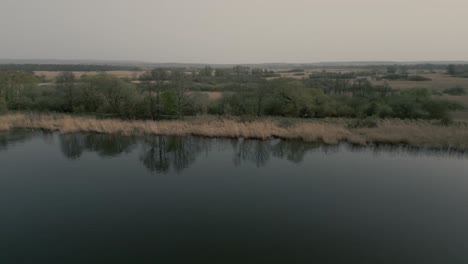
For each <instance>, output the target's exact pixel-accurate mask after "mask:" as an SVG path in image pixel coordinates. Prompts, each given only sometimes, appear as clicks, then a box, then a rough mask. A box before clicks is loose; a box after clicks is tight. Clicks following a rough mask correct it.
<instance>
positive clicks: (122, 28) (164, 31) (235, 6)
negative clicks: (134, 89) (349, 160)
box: [0, 0, 468, 63]
mask: <svg viewBox="0 0 468 264" xmlns="http://www.w3.org/2000/svg"><path fill="white" fill-rule="evenodd" d="M0 58H14V59H106V60H107V59H110V60H142V61H151V62H191V63H257V62H319V61H357V60H360V61H362V60H399V61H405V60H406V61H408V60H468V0H284V1H280V0H0Z"/></svg>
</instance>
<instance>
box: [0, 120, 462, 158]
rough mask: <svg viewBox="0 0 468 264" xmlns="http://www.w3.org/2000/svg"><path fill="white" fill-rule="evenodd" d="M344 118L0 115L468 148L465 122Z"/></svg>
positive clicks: (116, 129) (21, 124) (31, 125)
mask: <svg viewBox="0 0 468 264" xmlns="http://www.w3.org/2000/svg"><path fill="white" fill-rule="evenodd" d="M353 122H354V121H353V120H348V119H320V120H314V119H307V120H302V119H282V118H263V119H249V120H245V119H242V118H219V117H212V116H205V117H195V118H189V119H185V120H176V121H129V120H119V119H97V118H94V117H78V116H70V115H48V114H26V113H15V114H6V115H2V116H0V131H1V130H4V131H5V130H10V129H14V128H27V129H44V130H50V131H59V132H61V133H73V132H96V133H120V134H125V135H133V134H154V135H181V136H183V135H196V136H206V137H244V138H259V139H268V138H272V137H275V138H282V139H302V140H304V141H323V142H324V143H327V144H337V143H339V142H349V143H353V144H360V145H366V144H377V143H388V144H401V143H403V144H409V145H413V146H425V147H438V148H439V147H440V148H456V149H460V150H468V125H467V124H466V123H458V124H455V125H450V126H441V125H438V124H437V123H436V122H431V121H408V120H399V119H388V120H379V121H377V127H372V128H368V127H357V128H352V126H350V125H349V124H350V123H353Z"/></svg>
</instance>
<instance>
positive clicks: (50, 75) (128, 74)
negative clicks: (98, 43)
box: [34, 71, 144, 81]
mask: <svg viewBox="0 0 468 264" xmlns="http://www.w3.org/2000/svg"><path fill="white" fill-rule="evenodd" d="M106 73H108V74H111V75H113V76H116V77H119V78H130V79H134V78H138V77H140V75H142V74H143V73H144V71H106ZM59 74H60V72H59V71H34V75H36V76H39V77H40V76H44V77H45V79H46V80H48V81H53V80H55V78H57V76H58V75H59ZM73 74H74V75H75V77H76V78H80V77H81V76H83V75H96V74H98V72H96V71H91V72H85V71H74V72H73Z"/></svg>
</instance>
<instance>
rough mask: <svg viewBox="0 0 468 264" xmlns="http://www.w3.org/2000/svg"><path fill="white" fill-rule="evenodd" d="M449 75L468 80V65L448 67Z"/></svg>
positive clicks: (451, 65)
mask: <svg viewBox="0 0 468 264" xmlns="http://www.w3.org/2000/svg"><path fill="white" fill-rule="evenodd" d="M447 73H448V74H450V75H452V76H455V77H462V78H468V65H465V64H463V65H462V64H459V65H455V64H450V65H449V66H447Z"/></svg>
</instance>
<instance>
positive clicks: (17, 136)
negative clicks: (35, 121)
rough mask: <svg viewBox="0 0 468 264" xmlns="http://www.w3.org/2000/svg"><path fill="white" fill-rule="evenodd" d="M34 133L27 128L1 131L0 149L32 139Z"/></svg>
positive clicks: (6, 148)
mask: <svg viewBox="0 0 468 264" xmlns="http://www.w3.org/2000/svg"><path fill="white" fill-rule="evenodd" d="M33 136H34V133H31V131H27V130H15V131H6V132H0V151H3V150H8V147H9V146H11V145H14V144H16V143H21V142H24V141H26V140H29V139H32V138H33Z"/></svg>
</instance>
